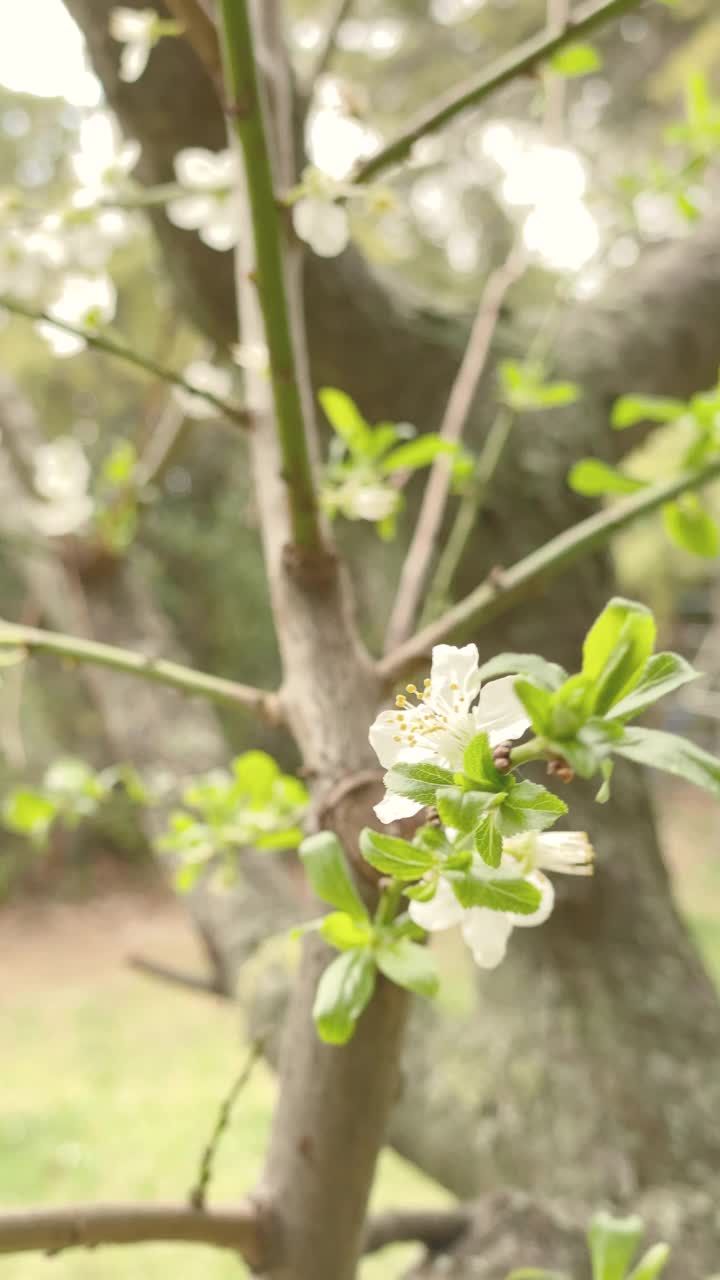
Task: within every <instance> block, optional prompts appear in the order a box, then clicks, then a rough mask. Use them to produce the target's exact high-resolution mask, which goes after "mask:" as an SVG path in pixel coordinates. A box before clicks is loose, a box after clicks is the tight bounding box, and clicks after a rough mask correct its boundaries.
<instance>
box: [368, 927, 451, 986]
mask: <svg viewBox="0 0 720 1280" xmlns="http://www.w3.org/2000/svg"><path fill="white" fill-rule="evenodd" d="M375 960H376V962H377V967H378V969H379V970H380V972H381V973H384V974H385V977H386V978H389V979H390V981H391V982H394V983H395V984H396V985H397V986H398V987H405V988H406V990H407V991H414V992H415V994H416V995H418V996H434V995H435V993H436V991H437V989H438V985H439V980H438V975H437V970H436V968H435V961H434V960H433V957H432V955H431V953H430V951H429V950H428V948H427V947H423V946H420V945H419V944H418V943H417V942H411V940H410V939H409V938H398V939H396V940H395V941H393V942H389V943H387V945H386V946H381V947H378V948H377V951H376V952H375Z"/></svg>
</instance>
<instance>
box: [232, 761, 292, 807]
mask: <svg viewBox="0 0 720 1280" xmlns="http://www.w3.org/2000/svg"><path fill="white" fill-rule="evenodd" d="M232 771H233V774H234V775H235V778H236V780H237V782H238V783H239V786H240V790H241V791H242V792H243V793H244V794H245V795H246V796H247V797H248V800H249V802H250V804H251V806H252V808H253V809H264V808H265V807H266V806H267V805H269V804H271V803H272V799H273V787H274V784H275V782H276V781H277V779H278V778H279V777H280V769H279V768H278V766H277V764H276V763H275V761H274V760H273V758H272V756H269V755H268V754H267V752H266V751H245V752H244V753H243V755H241V756H236V757H235V759H234V760H233V762H232Z"/></svg>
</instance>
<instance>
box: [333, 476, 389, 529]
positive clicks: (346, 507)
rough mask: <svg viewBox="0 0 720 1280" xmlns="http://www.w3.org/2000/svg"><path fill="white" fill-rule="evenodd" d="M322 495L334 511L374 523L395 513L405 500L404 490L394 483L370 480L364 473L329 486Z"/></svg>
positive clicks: (347, 516)
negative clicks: (339, 483) (394, 485)
mask: <svg viewBox="0 0 720 1280" xmlns="http://www.w3.org/2000/svg"><path fill="white" fill-rule="evenodd" d="M322 497H323V502H324V505H325V507H326V508H327V510H328V511H329V512H330V513H331V515H335V514H336V513H338V512H339V513H340V514H341V515H343V516H344V517H345V519H346V520H370V521H372V522H373V523H377V521H379V520H386V519H387V518H388V517H389V516H392V515H394V514H395V512H396V511H397V510H398V508H399V505H400V501H401V498H400V494H399V493H398V491H397V489H395V488H394V487H393V486H392V485H388V484H382V483H381V482H380V481H379V480H375V479H371V480H368V479H367V478H364V477H363V476H362V474H358V475H357V476H350V478H349V479H348V480H347V481H346V482H345V483H344V484H341V485H338V486H337V487H332V486H328V487H327V488H326V489H325V490H324V492H323V495H322Z"/></svg>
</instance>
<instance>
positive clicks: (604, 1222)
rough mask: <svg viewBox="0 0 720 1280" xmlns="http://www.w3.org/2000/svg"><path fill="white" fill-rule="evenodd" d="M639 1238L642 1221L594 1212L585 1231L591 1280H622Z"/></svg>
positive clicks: (640, 1238)
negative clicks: (590, 1265)
mask: <svg viewBox="0 0 720 1280" xmlns="http://www.w3.org/2000/svg"><path fill="white" fill-rule="evenodd" d="M642 1236H643V1224H642V1219H641V1218H638V1217H631V1218H613V1217H612V1215H611V1214H609V1213H596V1214H595V1216H594V1218H593V1219H592V1221H591V1223H590V1227H589V1230H588V1245H589V1248H590V1259H591V1262H592V1274H593V1280H625V1276H626V1274H627V1269H628V1267H629V1266H630V1263H631V1262H632V1259H633V1255H634V1254H635V1251H636V1249H637V1247H638V1245H639V1244H640V1241H641V1240H642Z"/></svg>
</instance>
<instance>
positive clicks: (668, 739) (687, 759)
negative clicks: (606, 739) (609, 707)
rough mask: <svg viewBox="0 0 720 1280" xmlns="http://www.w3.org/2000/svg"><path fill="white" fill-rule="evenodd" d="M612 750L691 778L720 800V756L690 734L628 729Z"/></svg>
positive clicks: (685, 777) (640, 761) (656, 767)
mask: <svg viewBox="0 0 720 1280" xmlns="http://www.w3.org/2000/svg"><path fill="white" fill-rule="evenodd" d="M613 750H614V751H615V752H616V753H617V755H620V756H624V757H625V759H626V760H634V761H635V762H636V763H637V764H646V765H650V767H651V768H652V769H662V770H663V771H664V772H665V773H672V774H675V775H676V776H677V777H678V778H684V779H685V781H686V782H692V783H694V785H695V786H696V787H702V789H703V791H709V792H710V794H711V795H713V796H715V797H716V798H717V799H719V800H720V760H718V759H716V757H715V756H711V755H710V754H709V752H707V751H703V749H702V747H698V746H696V745H695V743H694V742H689V741H688V739H687V738H680V737H678V736H677V735H676V734H674V733H664V732H663V731H662V730H661V729H641V728H636V727H633V728H632V729H626V731H625V733H624V735H623V737H622V739H621V740H620V742H617V743H616V744H615V745H614V747H613Z"/></svg>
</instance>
